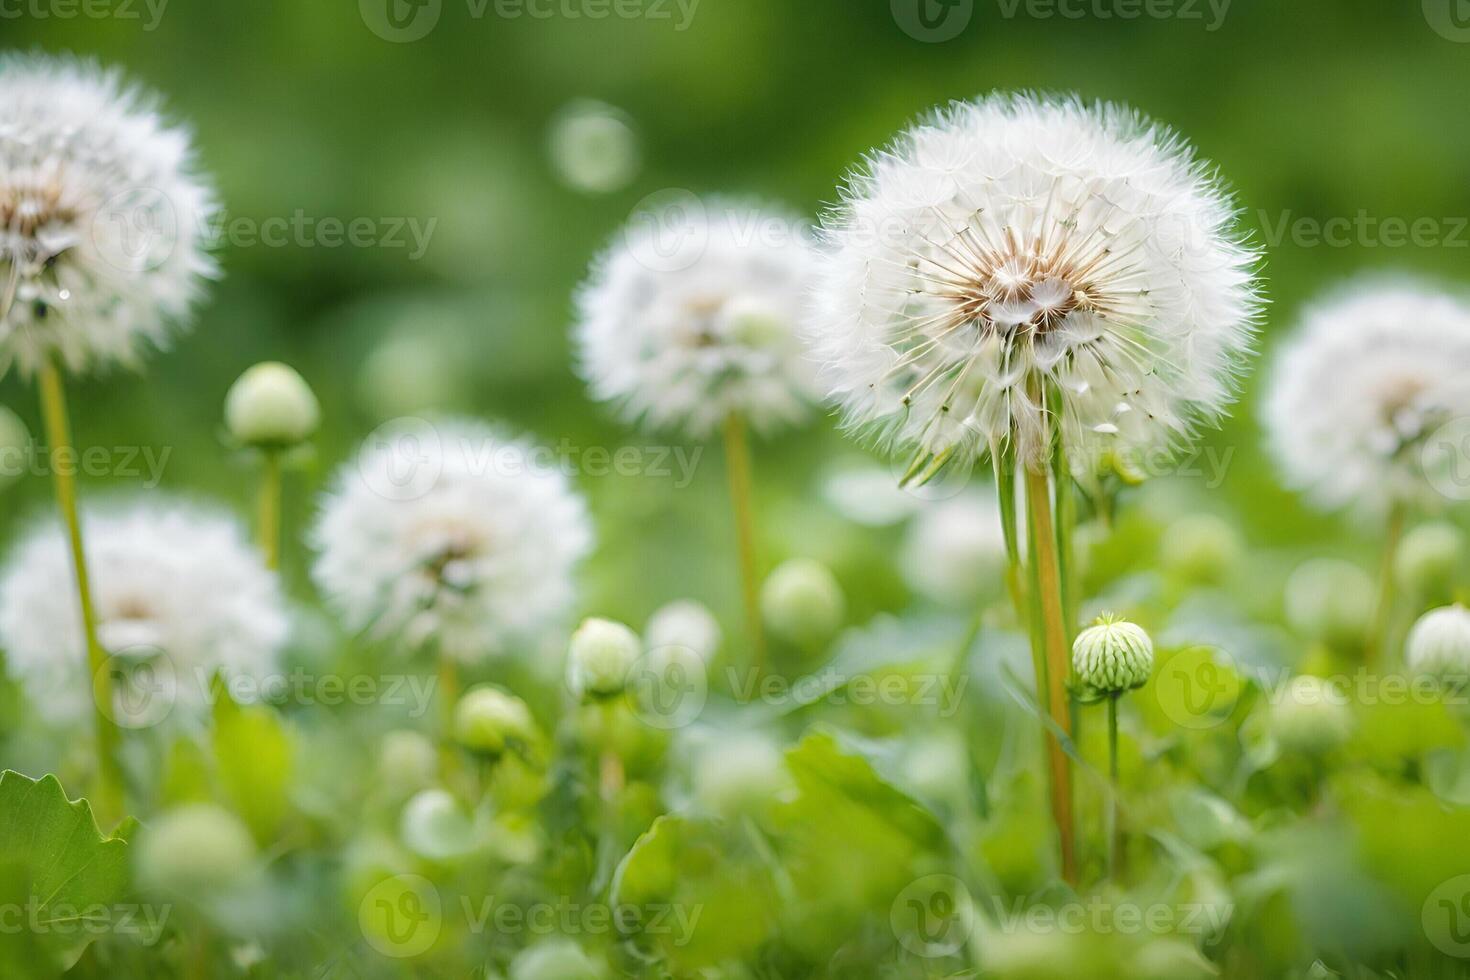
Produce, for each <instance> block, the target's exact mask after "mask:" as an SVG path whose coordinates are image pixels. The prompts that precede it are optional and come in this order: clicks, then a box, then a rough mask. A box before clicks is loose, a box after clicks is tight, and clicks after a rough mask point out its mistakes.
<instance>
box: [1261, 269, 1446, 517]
mask: <svg viewBox="0 0 1470 980" xmlns="http://www.w3.org/2000/svg"><path fill="white" fill-rule="evenodd" d="M1465 416H1470V301H1467V300H1466V299H1463V298H1461V297H1459V296H1456V295H1453V294H1451V293H1448V292H1446V291H1444V290H1442V289H1439V288H1437V287H1435V286H1433V285H1430V284H1428V283H1425V282H1419V281H1416V280H1413V279H1409V278H1405V277H1371V278H1368V279H1364V280H1361V281H1359V282H1356V283H1353V284H1349V285H1347V286H1344V287H1342V288H1340V289H1339V290H1338V291H1336V292H1335V293H1333V294H1330V295H1328V296H1327V297H1325V298H1323V299H1322V300H1321V301H1319V302H1318V303H1316V304H1314V305H1313V306H1311V307H1310V308H1309V309H1308V310H1307V311H1306V313H1305V314H1304V315H1303V317H1302V321H1301V324H1300V326H1299V327H1298V328H1297V330H1296V332H1295V333H1294V334H1293V335H1292V337H1291V338H1290V339H1289V340H1288V341H1287V342H1286V344H1285V346H1284V347H1283V348H1282V349H1281V351H1280V353H1279V354H1278V355H1277V357H1276V359H1275V363H1274V365H1273V368H1272V371H1271V375H1270V379H1269V383H1268V387H1267V393H1266V397H1265V400H1264V402H1263V411H1262V420H1263V423H1264V425H1265V428H1266V431H1267V433H1268V436H1269V440H1270V446H1271V450H1272V453H1273V455H1274V456H1275V458H1276V461H1277V464H1278V465H1279V466H1280V468H1281V471H1282V473H1283V474H1285V477H1286V479H1287V482H1288V483H1290V484H1291V485H1292V486H1293V487H1295V488H1297V489H1300V490H1303V491H1305V492H1306V493H1307V494H1308V495H1309V496H1310V498H1311V499H1312V500H1314V501H1315V502H1316V503H1318V504H1319V505H1321V506H1322V507H1324V508H1329V509H1335V508H1340V507H1345V506H1349V505H1355V506H1357V507H1359V508H1362V509H1364V510H1366V511H1369V512H1380V511H1384V510H1386V509H1388V507H1389V506H1390V505H1392V504H1394V503H1396V502H1397V503H1412V502H1419V501H1423V502H1428V503H1433V502H1434V501H1435V494H1434V491H1433V489H1432V487H1431V485H1430V484H1429V482H1428V481H1427V480H1426V479H1425V471H1424V467H1423V462H1422V452H1421V450H1422V448H1423V444H1424V440H1425V439H1426V438H1428V437H1429V436H1430V435H1432V434H1433V433H1434V431H1435V430H1436V429H1437V428H1439V426H1441V425H1443V424H1445V423H1447V422H1449V421H1451V420H1453V419H1457V418H1462V417H1465Z"/></svg>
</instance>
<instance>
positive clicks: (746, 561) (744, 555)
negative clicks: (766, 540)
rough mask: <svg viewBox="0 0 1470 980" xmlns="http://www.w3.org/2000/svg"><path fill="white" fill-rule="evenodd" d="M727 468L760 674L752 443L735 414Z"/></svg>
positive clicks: (762, 648)
mask: <svg viewBox="0 0 1470 980" xmlns="http://www.w3.org/2000/svg"><path fill="white" fill-rule="evenodd" d="M725 467H726V470H727V471H728V473H729V478H730V502H731V505H732V506H733V508H734V516H735V535H736V543H737V546H738V555H739V561H740V585H741V598H742V601H743V603H744V606H745V628H746V632H747V634H748V639H749V642H750V648H751V665H752V666H753V667H754V668H755V670H756V672H757V674H759V673H761V672H763V671H764V670H765V667H766V633H765V629H764V627H763V626H762V624H761V605H760V573H759V570H758V566H757V562H756V551H755V538H756V534H755V508H754V504H753V502H752V498H753V497H754V493H753V491H752V489H751V487H752V481H751V476H750V471H751V465H750V441H749V439H748V438H747V437H746V432H745V420H744V419H743V418H742V417H741V416H740V415H739V414H738V413H736V412H731V413H730V415H729V417H728V418H726V419H725Z"/></svg>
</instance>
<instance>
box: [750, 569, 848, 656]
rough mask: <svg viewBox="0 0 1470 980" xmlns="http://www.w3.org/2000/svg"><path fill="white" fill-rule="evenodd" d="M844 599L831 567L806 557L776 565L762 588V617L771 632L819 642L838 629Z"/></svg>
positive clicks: (790, 638)
mask: <svg viewBox="0 0 1470 980" xmlns="http://www.w3.org/2000/svg"><path fill="white" fill-rule="evenodd" d="M846 611H847V598H846V597H845V596H844V595H843V594H842V586H840V585H838V584H837V579H836V577H835V576H834V575H833V574H832V572H831V570H830V569H828V568H827V566H826V565H823V564H822V563H821V562H818V561H812V560H811V559H809V558H794V559H792V560H791V561H788V562H785V563H784V564H782V565H781V566H780V567H778V568H777V569H776V570H775V571H774V572H772V573H771V574H770V576H769V577H768V578H767V579H766V581H765V585H764V586H762V588H761V616H762V618H764V619H765V622H766V626H768V627H769V628H770V630H771V632H772V633H774V634H776V635H777V636H779V637H781V638H782V639H784V640H788V641H790V642H792V643H797V644H811V643H821V642H822V641H824V640H826V639H828V638H830V637H831V636H832V634H833V633H836V632H837V629H838V627H840V626H841V625H842V617H843V616H844V614H845V613H846Z"/></svg>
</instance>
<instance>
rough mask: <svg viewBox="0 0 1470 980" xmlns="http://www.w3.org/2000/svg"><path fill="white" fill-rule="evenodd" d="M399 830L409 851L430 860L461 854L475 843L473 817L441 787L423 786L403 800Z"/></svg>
mask: <svg viewBox="0 0 1470 980" xmlns="http://www.w3.org/2000/svg"><path fill="white" fill-rule="evenodd" d="M398 834H399V836H400V837H401V838H402V839H403V844H404V846H405V847H407V848H408V849H409V850H410V851H412V852H413V853H415V854H418V855H420V856H422V857H426V858H429V859H430V860H433V861H446V860H449V859H451V858H456V857H461V856H463V855H465V854H468V853H469V852H470V851H472V850H474V849H475V846H476V843H477V841H476V838H475V825H474V821H473V820H471V819H470V815H469V814H467V813H466V812H465V811H464V808H463V807H461V806H460V805H459V801H458V800H456V799H455V798H454V796H453V795H452V794H450V793H449V792H447V791H445V790H442V789H426V790H424V791H423V792H422V793H419V794H418V795H417V796H415V797H413V798H412V799H411V800H409V801H408V802H407V803H406V804H404V807H403V812H402V813H401V814H400V815H399V818H398Z"/></svg>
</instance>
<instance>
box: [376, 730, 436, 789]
mask: <svg viewBox="0 0 1470 980" xmlns="http://www.w3.org/2000/svg"><path fill="white" fill-rule="evenodd" d="M438 770H439V751H438V750H437V749H436V748H435V747H434V743H433V741H432V740H431V739H430V738H429V737H428V736H427V735H424V734H422V733H421V732H415V731H409V730H408V729H402V730H399V731H394V732H389V733H388V734H386V735H384V736H383V743H382V745H381V746H380V747H379V749H378V778H379V779H381V780H382V782H383V785H384V786H386V787H388V789H389V790H391V791H392V792H394V793H403V794H407V793H410V792H413V791H415V790H420V789H423V788H424V787H425V786H427V785H429V783H431V782H432V781H433V780H434V776H435V773H437V772H438Z"/></svg>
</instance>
